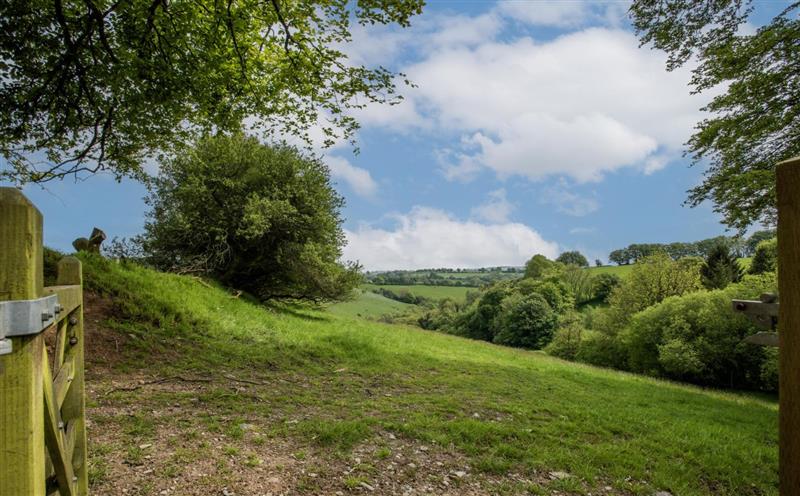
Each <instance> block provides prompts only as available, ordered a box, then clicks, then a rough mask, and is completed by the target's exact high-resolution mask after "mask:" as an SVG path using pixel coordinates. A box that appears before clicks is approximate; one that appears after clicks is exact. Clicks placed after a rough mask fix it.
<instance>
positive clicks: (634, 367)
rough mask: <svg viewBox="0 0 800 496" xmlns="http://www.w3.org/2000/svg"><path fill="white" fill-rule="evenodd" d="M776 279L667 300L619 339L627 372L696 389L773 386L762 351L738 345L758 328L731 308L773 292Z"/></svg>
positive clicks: (641, 316)
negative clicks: (739, 300) (700, 386)
mask: <svg viewBox="0 0 800 496" xmlns="http://www.w3.org/2000/svg"><path fill="white" fill-rule="evenodd" d="M775 285H776V279H775V277H774V276H748V277H747V278H745V279H744V280H743V281H742V282H740V283H737V284H732V285H730V286H729V287H728V288H726V289H724V290H713V291H699V292H695V293H691V294H686V295H683V296H675V297H671V298H667V299H666V300H664V301H663V302H661V303H659V304H658V305H655V306H653V307H651V308H648V309H646V310H644V311H642V312H640V313H638V314H637V315H635V316H634V317H633V319H632V320H631V323H630V325H629V326H628V327H627V328H626V329H625V330H624V331H623V332H622V333H621V334H620V335H619V340H620V342H621V343H622V344H623V346H624V347H625V350H626V352H627V358H628V361H627V364H628V367H629V369H630V370H631V371H634V372H641V373H645V374H650V375H656V376H663V377H668V378H671V379H677V380H682V381H689V382H694V383H697V384H703V385H710V386H723V387H736V388H766V387H771V386H770V385H769V384H768V381H765V380H764V379H765V378H764V377H762V375H767V374H768V373H769V372H768V370H766V369H764V367H765V361H766V359H767V355H766V353H765V350H764V349H763V348H761V347H757V346H755V345H750V344H747V343H743V342H742V340H743V339H744V338H745V337H747V336H749V335H751V334H754V333H755V332H758V330H759V329H758V328H757V327H756V326H755V325H754V324H752V323H750V321H749V320H747V318H746V317H744V316H742V315H740V314H737V313H736V312H734V311H733V310H732V309H731V300H732V299H734V298H754V297H757V296H758V295H759V294H761V293H763V292H769V291H774V290H775Z"/></svg>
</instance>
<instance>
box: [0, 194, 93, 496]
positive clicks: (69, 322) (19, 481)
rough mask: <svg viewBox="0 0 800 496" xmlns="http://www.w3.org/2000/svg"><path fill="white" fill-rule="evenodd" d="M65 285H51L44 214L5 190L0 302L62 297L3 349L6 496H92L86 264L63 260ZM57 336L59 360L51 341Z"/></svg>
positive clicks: (0, 384)
mask: <svg viewBox="0 0 800 496" xmlns="http://www.w3.org/2000/svg"><path fill="white" fill-rule="evenodd" d="M57 283H58V286H53V287H47V288H45V287H43V247H42V215H41V213H40V212H39V211H38V210H37V209H36V207H34V206H33V204H31V203H30V201H28V199H27V198H25V196H24V195H23V194H22V193H21V192H19V191H18V190H16V189H14V188H0V302H11V301H13V302H15V304H18V305H21V306H22V307H24V306H26V305H30V306H31V307H30V308H32V309H36V307H35V306H34V305H35V302H36V301H40V299H41V298H43V297H46V296H50V295H55V296H56V298H57V302H58V306H57V307H56V308H55V311H54V312H52V313H50V312H45V315H42V316H41V319H42V320H41V323H40V326H41V327H42V329H35V330H33V331H32V330H31V329H28V328H26V329H25V330H24V335H18V334H19V333H21V332H23V331H22V330H20V329H16V330H15V329H10V330H9V329H4V332H6V333H7V334H6V335H7V336H10V337H6V338H5V339H3V340H2V342H3V346H0V399H1V400H2V401H0V495H3V496H6V495H8V496H17V495H19V496H28V495H30V496H39V495H51V494H61V495H62V496H85V495H87V494H88V492H89V489H88V476H87V475H88V472H87V462H86V458H87V451H86V419H85V410H86V404H85V403H86V402H85V395H84V347H83V341H84V333H83V278H82V272H81V263H80V261H79V260H78V259H76V258H74V257H65V258H63V259H62V260H60V261H59V263H58V280H57ZM20 300H29V301H28V302H25V301H20ZM2 307H3V306H2V305H0V312H2V311H3V310H2ZM5 307H6V311H8V308H9V306H8V305H6V306H5ZM0 317H2V315H0ZM7 321H9V320H7ZM15 331H17V332H15ZM50 334H52V335H53V337H54V340H53V343H52V356H51V353H48V349H47V343H46V340H45V337H46V335H50ZM2 337H4V336H2V335H0V338H2Z"/></svg>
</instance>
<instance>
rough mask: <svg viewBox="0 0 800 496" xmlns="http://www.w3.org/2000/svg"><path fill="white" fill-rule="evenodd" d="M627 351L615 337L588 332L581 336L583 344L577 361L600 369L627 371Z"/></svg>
mask: <svg viewBox="0 0 800 496" xmlns="http://www.w3.org/2000/svg"><path fill="white" fill-rule="evenodd" d="M625 357H626V353H625V349H624V348H623V347H622V344H621V343H620V342H619V340H618V339H616V337H615V336H610V335H608V334H605V333H602V332H597V331H593V330H586V331H584V332H583V333H582V334H581V342H580V345H579V346H578V352H577V353H576V354H575V359H576V360H578V361H579V362H585V363H590V364H592V365H598V366H600V367H613V368H617V369H623V370H624V369H625V368H626V363H625Z"/></svg>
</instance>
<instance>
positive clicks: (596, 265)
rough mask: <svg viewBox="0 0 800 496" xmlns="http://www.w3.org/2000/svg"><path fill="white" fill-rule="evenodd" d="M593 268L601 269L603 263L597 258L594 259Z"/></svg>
mask: <svg viewBox="0 0 800 496" xmlns="http://www.w3.org/2000/svg"><path fill="white" fill-rule="evenodd" d="M594 266H595V267H602V266H603V261H602V260H600V259H599V258H595V259H594Z"/></svg>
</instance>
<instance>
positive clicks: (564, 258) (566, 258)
mask: <svg viewBox="0 0 800 496" xmlns="http://www.w3.org/2000/svg"><path fill="white" fill-rule="evenodd" d="M556 262H561V263H563V264H564V265H577V266H578V267H587V266H588V265H589V261H588V260H586V257H585V256H583V254H582V253H581V252H579V251H565V252H564V253H562V254H561V255H559V256H558V258H556Z"/></svg>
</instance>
